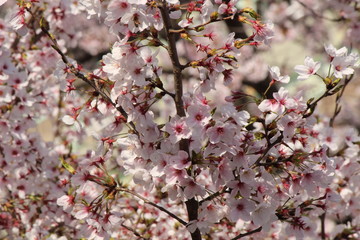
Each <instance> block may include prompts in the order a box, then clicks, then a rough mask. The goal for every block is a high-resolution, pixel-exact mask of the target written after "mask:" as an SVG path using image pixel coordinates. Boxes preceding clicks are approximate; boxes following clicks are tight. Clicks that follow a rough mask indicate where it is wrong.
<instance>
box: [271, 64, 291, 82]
mask: <svg viewBox="0 0 360 240" xmlns="http://www.w3.org/2000/svg"><path fill="white" fill-rule="evenodd" d="M269 72H270V75H271V78H272V80H273V81H277V82H281V83H288V82H289V81H290V77H289V76H287V75H286V76H281V75H280V69H279V67H277V66H274V67H271V68H269Z"/></svg>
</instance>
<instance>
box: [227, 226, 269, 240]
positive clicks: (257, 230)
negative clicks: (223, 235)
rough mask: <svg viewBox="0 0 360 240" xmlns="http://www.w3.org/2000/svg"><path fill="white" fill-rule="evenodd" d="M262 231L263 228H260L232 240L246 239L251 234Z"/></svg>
mask: <svg viewBox="0 0 360 240" xmlns="http://www.w3.org/2000/svg"><path fill="white" fill-rule="evenodd" d="M261 230H262V227H258V228H256V229H254V230H252V231H250V232H247V233H241V234H239V235H237V236H236V237H234V238H232V239H231V240H237V239H240V238H243V237H246V236H249V235H251V234H254V233H257V232H261Z"/></svg>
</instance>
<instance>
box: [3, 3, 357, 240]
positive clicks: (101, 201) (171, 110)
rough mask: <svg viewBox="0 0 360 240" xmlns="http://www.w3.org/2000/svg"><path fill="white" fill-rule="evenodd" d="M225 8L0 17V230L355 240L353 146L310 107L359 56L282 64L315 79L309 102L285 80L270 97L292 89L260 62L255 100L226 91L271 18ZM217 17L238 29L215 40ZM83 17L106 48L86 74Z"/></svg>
mask: <svg viewBox="0 0 360 240" xmlns="http://www.w3.org/2000/svg"><path fill="white" fill-rule="evenodd" d="M5 2H6V1H3V2H1V1H0V5H1V4H5V5H4V6H7V5H9V6H10V5H11V3H9V2H7V3H5ZM238 3H239V1H236V0H230V1H221V0H215V1H210V0H205V1H199V0H197V1H189V2H188V3H186V4H182V3H180V2H179V1H177V0H166V1H165V0H164V1H157V0H154V1H150V0H149V1H146V0H127V1H125V0H110V1H97V0H83V1H79V2H78V1H62V0H58V1H18V2H17V7H16V8H14V12H13V13H11V14H10V15H9V16H7V17H8V20H7V21H3V20H1V22H0V33H1V38H0V43H1V47H0V128H1V132H3V133H4V134H1V136H0V180H1V184H0V196H1V197H0V215H1V218H0V230H1V232H0V233H1V234H3V233H4V236H5V237H6V238H9V239H60V240H66V239H82V238H86V239H96V240H102V239H159V240H160V239H193V240H195V239H197V240H199V239H239V238H242V237H250V238H256V239H267V238H271V239H291V238H293V239H303V238H309V239H316V238H322V239H326V238H331V239H339V238H358V237H360V217H359V216H360V214H357V213H359V211H360V206H359V204H358V202H359V200H358V199H359V197H360V195H359V192H360V191H359V186H358V184H357V183H358V181H359V173H360V172H359V170H360V165H359V150H360V149H359V143H360V141H359V140H360V136H359V134H358V132H357V131H356V129H354V128H350V127H347V128H346V129H339V128H335V127H334V120H335V117H336V115H337V114H338V113H339V112H340V107H339V106H338V105H336V108H335V113H334V116H332V117H331V118H326V117H323V116H320V115H317V114H316V112H315V110H316V107H317V104H318V102H320V101H321V100H322V99H323V98H325V97H328V96H332V95H336V96H337V103H338V101H339V100H340V99H341V97H342V95H343V92H344V88H345V87H346V86H347V85H348V84H349V82H350V81H351V79H352V76H353V75H354V72H355V70H354V69H356V68H357V67H358V66H359V56H358V55H357V54H356V53H353V52H351V51H349V50H348V48H346V47H343V48H340V49H337V48H335V47H334V46H333V45H331V44H326V45H325V49H324V52H325V54H326V55H327V59H328V60H327V62H326V61H324V62H320V61H316V60H314V58H312V57H306V58H305V60H304V65H297V66H295V68H294V72H295V73H296V74H297V78H296V77H294V78H293V81H297V80H300V81H301V80H305V79H308V78H309V77H313V76H314V77H316V78H317V79H318V80H319V81H320V82H322V83H323V84H324V86H325V90H324V93H323V95H321V96H320V97H318V98H311V99H306V98H305V97H304V95H303V93H302V92H299V93H297V94H295V95H292V94H290V93H289V91H288V90H287V88H286V85H283V86H282V87H280V88H279V89H277V90H274V91H273V92H272V93H271V94H270V93H269V89H271V88H274V86H275V85H278V84H287V83H289V81H290V79H291V77H290V76H287V75H282V74H281V72H280V68H279V67H277V66H269V67H266V70H265V72H266V74H268V75H269V76H270V81H269V82H268V88H267V90H266V91H265V92H264V93H263V94H262V95H254V96H253V95H250V94H248V93H245V92H243V91H241V90H239V89H233V91H232V92H231V94H229V95H224V94H221V90H219V89H221V88H224V86H225V87H229V88H231V86H234V85H233V84H235V83H234V82H235V80H236V74H237V71H238V69H241V68H242V65H241V64H239V63H241V62H243V61H244V59H246V57H244V51H245V55H246V51H249V49H251V48H256V47H259V48H260V47H261V46H264V45H265V46H266V45H269V44H270V42H271V40H272V39H273V38H274V25H273V24H272V23H271V22H265V21H263V20H262V19H261V17H260V15H259V14H258V13H257V12H256V11H255V10H253V9H252V8H238V7H237V6H238ZM344 4H345V3H344ZM348 6H349V7H350V8H351V7H353V5H351V4H349V5H348ZM228 20H232V21H237V23H238V24H242V25H244V26H246V27H247V28H248V30H249V32H250V34H248V36H247V37H246V38H240V37H237V36H236V34H235V33H230V34H225V35H224V36H220V38H221V39H219V36H216V35H217V34H218V32H217V30H216V28H212V27H213V26H214V25H215V24H218V23H219V22H224V21H228ZM98 21H101V22H102V23H104V24H105V26H107V29H106V31H107V33H106V34H109V36H110V35H112V37H109V38H108V39H112V40H113V42H110V40H106V41H109V42H107V44H111V48H110V51H109V52H106V53H105V54H101V60H100V62H99V64H98V66H97V67H95V68H91V69H90V70H86V69H85V68H84V67H83V66H82V65H81V64H80V63H79V61H77V60H75V59H76V56H71V54H72V52H71V48H76V47H79V46H81V43H80V42H81V41H80V40H81V39H82V34H84V35H86V34H87V33H89V32H91V30H90V28H91V27H89V29H84V31H81V30H82V24H84V25H86V24H91V23H96V22H98ZM98 25H99V26H101V24H98ZM86 26H89V25H86ZM101 27H103V26H101ZM99 28H100V27H99ZM182 46H183V49H182V50H181V47H182ZM103 47H104V46H101V47H99V46H98V47H97V49H99V51H101V49H103ZM184 49H185V50H184ZM186 49H187V50H191V51H193V52H194V54H191V55H192V56H191V57H189V58H185V57H183V56H185V55H186V54H182V51H183V53H184V52H186ZM95 53H97V51H94V54H93V55H95ZM250 55H251V54H250ZM71 57H73V58H74V59H73V58H71ZM245 61H246V60H245ZM167 62H169V63H171V64H169V63H167ZM252 64H253V63H252ZM324 66H325V67H324ZM325 68H327V70H326V71H324V69H325ZM261 71H262V70H261ZM187 77H189V78H190V79H187ZM219 85H223V86H221V87H219ZM219 91H220V94H219ZM214 92H217V93H218V95H215V96H221V99H220V98H216V97H215V98H214V97H213V96H214ZM44 124H49V125H50V126H51V127H49V129H46V130H45V131H44V130H43V129H41V128H45V127H46V126H45V127H44ZM39 126H40V127H39ZM41 126H42V127H41ZM49 135H50V136H49ZM89 138H92V139H93V140H95V141H94V142H95V144H93V143H92V142H91V141H89ZM49 139H50V141H47V140H49ZM331 224H332V225H336V226H335V227H333V226H331V227H328V226H329V225H331ZM0 236H1V235H0Z"/></svg>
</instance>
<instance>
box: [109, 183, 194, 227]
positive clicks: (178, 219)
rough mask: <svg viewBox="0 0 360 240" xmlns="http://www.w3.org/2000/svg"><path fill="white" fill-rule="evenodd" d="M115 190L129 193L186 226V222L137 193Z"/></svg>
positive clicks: (120, 188)
mask: <svg viewBox="0 0 360 240" xmlns="http://www.w3.org/2000/svg"><path fill="white" fill-rule="evenodd" d="M116 190H117V191H119V192H126V193H129V194H131V195H133V196H135V197H137V198H140V199H141V200H143V201H144V202H145V203H146V204H149V205H151V206H153V207H155V208H157V209H159V210H160V211H162V212H165V213H166V214H168V215H169V216H170V217H172V218H174V219H175V220H177V221H178V222H179V223H181V224H182V225H184V226H186V225H187V224H188V223H187V222H185V221H184V220H182V219H181V218H180V217H178V216H176V215H175V214H174V213H172V212H170V211H168V210H167V209H166V208H164V207H161V206H159V205H157V204H156V203H153V202H151V201H150V200H148V199H146V198H144V197H143V196H141V195H139V194H137V193H135V192H133V191H131V190H129V189H127V188H122V187H117V188H116Z"/></svg>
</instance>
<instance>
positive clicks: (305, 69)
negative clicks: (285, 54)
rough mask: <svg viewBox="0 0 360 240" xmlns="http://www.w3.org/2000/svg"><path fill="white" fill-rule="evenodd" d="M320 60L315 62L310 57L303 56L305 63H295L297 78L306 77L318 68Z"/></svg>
mask: <svg viewBox="0 0 360 240" xmlns="http://www.w3.org/2000/svg"><path fill="white" fill-rule="evenodd" d="M320 66H321V64H320V62H315V61H314V60H313V59H312V58H311V57H306V58H305V65H296V66H295V68H294V70H295V72H297V73H298V74H299V76H298V78H297V79H298V80H305V79H308V78H309V77H310V76H311V75H314V74H316V72H317V71H318V70H319V69H320Z"/></svg>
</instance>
